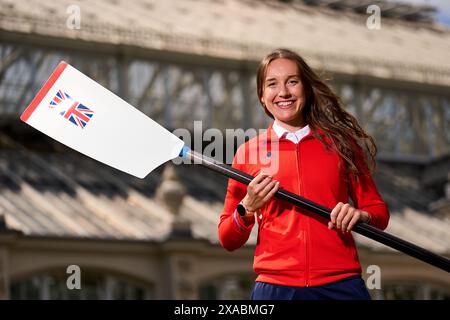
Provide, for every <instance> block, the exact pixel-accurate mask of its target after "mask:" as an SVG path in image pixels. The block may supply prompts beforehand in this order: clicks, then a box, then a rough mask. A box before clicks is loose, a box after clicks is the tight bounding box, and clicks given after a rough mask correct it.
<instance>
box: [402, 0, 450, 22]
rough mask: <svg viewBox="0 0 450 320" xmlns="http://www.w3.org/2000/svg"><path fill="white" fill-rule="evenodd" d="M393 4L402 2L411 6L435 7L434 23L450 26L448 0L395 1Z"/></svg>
mask: <svg viewBox="0 0 450 320" xmlns="http://www.w3.org/2000/svg"><path fill="white" fill-rule="evenodd" d="M395 2H404V3H411V4H419V5H420V4H421V5H431V6H433V7H436V8H437V10H438V12H436V15H435V19H436V21H438V22H440V23H443V24H445V25H447V26H450V0H396V1H395Z"/></svg>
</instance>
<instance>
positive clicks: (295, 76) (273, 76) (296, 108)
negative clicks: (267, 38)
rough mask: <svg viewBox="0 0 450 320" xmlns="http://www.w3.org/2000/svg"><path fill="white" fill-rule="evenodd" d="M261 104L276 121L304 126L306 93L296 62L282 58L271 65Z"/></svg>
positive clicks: (266, 77) (267, 72)
mask: <svg viewBox="0 0 450 320" xmlns="http://www.w3.org/2000/svg"><path fill="white" fill-rule="evenodd" d="M261 102H262V103H263V104H264V105H265V106H266V108H267V109H268V110H269V111H270V113H272V115H273V116H274V118H275V119H276V120H278V121H280V122H283V123H285V124H287V125H289V126H294V127H301V126H303V125H304V123H303V117H302V108H303V106H304V104H305V93H304V91H303V85H302V82H301V80H300V73H299V70H298V67H297V64H296V63H295V62H294V61H292V60H289V59H284V58H280V59H275V60H273V61H272V62H270V63H269V65H268V66H267V70H266V76H265V79H264V83H263V95H262V97H261Z"/></svg>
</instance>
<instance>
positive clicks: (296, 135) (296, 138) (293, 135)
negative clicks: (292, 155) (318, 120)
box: [272, 120, 311, 144]
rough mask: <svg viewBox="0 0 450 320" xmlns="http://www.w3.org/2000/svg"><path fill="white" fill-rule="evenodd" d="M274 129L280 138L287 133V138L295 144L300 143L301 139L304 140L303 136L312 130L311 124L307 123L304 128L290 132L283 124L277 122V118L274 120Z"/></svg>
mask: <svg viewBox="0 0 450 320" xmlns="http://www.w3.org/2000/svg"><path fill="white" fill-rule="evenodd" d="M272 129H273V131H275V133H276V135H277V136H278V138H281V137H282V136H283V135H284V134H285V133H286V139H288V140H290V141H292V142H293V143H295V144H297V143H299V142H300V140H302V139H303V137H305V136H306V135H308V133H309V132H310V131H311V129H310V128H309V125H306V126H304V127H303V128H301V129H298V130H297V131H295V132H290V131H288V130H286V129H285V128H283V127H282V126H280V125H279V124H278V123H277V120H275V121H274V122H273V125H272Z"/></svg>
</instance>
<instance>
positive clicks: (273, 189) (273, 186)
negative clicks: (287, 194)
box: [263, 181, 280, 203]
mask: <svg viewBox="0 0 450 320" xmlns="http://www.w3.org/2000/svg"><path fill="white" fill-rule="evenodd" d="M272 182H273V184H272V183H271V184H269V185H268V186H267V187H269V186H270V188H269V189H268V192H267V194H266V196H265V197H264V199H263V202H264V203H266V202H267V201H269V200H270V199H271V198H272V197H273V196H274V195H275V193H277V191H278V187H279V186H280V182H279V181H272ZM267 187H266V188H267Z"/></svg>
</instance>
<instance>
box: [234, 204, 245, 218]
mask: <svg viewBox="0 0 450 320" xmlns="http://www.w3.org/2000/svg"><path fill="white" fill-rule="evenodd" d="M236 210H237V212H238V213H239V215H240V216H241V217H243V216H245V214H246V213H247V209H246V208H245V206H244V204H243V203H242V202H240V203H239V204H238V205H237V207H236Z"/></svg>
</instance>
